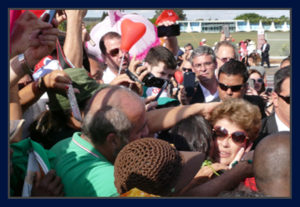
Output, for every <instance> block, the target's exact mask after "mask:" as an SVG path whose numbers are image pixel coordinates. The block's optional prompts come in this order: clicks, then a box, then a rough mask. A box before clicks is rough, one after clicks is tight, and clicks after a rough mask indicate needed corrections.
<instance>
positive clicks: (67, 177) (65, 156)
mask: <svg viewBox="0 0 300 207" xmlns="http://www.w3.org/2000/svg"><path fill="white" fill-rule="evenodd" d="M80 136H81V133H80V132H76V133H74V135H73V137H71V138H68V139H64V140H62V141H60V142H58V143H57V144H55V145H54V146H53V147H52V148H51V149H50V151H51V152H53V153H54V154H56V158H55V159H54V160H53V161H52V162H51V164H52V165H53V166H54V169H55V170H56V173H57V175H58V176H60V177H61V179H62V182H63V184H64V192H65V196H70V197H112V196H119V194H118V193H117V189H116V187H115V185H114V166H113V165H112V163H110V162H109V161H108V160H107V159H106V158H105V157H104V156H103V155H102V154H101V153H100V152H98V151H97V150H96V149H95V148H94V147H93V146H92V145H91V144H90V143H89V142H87V141H86V140H84V139H82V138H81V137H80Z"/></svg>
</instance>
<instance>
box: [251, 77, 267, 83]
mask: <svg viewBox="0 0 300 207" xmlns="http://www.w3.org/2000/svg"><path fill="white" fill-rule="evenodd" d="M251 80H253V81H254V82H258V83H263V82H264V80H263V79H262V78H259V79H257V80H256V79H253V78H251Z"/></svg>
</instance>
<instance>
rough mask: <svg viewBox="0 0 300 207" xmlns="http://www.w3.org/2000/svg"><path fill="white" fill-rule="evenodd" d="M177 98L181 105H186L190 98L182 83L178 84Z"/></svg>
mask: <svg viewBox="0 0 300 207" xmlns="http://www.w3.org/2000/svg"><path fill="white" fill-rule="evenodd" d="M178 100H179V102H180V103H181V104H182V105H188V104H190V102H191V100H192V97H187V95H186V90H185V88H184V86H183V85H180V86H179V92H178Z"/></svg>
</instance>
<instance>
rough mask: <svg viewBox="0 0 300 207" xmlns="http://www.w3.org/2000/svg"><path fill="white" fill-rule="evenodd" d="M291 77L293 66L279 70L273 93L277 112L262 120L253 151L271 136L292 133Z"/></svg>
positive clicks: (276, 74) (275, 77)
mask: <svg viewBox="0 0 300 207" xmlns="http://www.w3.org/2000/svg"><path fill="white" fill-rule="evenodd" d="M290 75H291V66H288V67H285V68H282V69H279V70H278V71H277V72H276V73H275V76H274V91H273V92H272V99H273V104H274V111H275V112H274V113H273V114H271V115H270V116H268V117H266V118H264V119H263V120H262V126H261V131H260V133H259V135H258V139H257V140H256V141H255V142H254V144H253V147H252V148H253V149H254V148H255V146H256V145H257V143H258V142H259V141H260V140H261V139H263V138H264V137H266V136H268V135H270V134H274V133H277V132H280V131H290Z"/></svg>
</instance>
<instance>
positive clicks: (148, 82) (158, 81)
mask: <svg viewBox="0 0 300 207" xmlns="http://www.w3.org/2000/svg"><path fill="white" fill-rule="evenodd" d="M142 82H143V83H144V84H145V86H147V87H157V88H161V87H162V86H163V85H164V83H165V80H164V79H162V78H156V77H155V76H154V75H153V74H152V73H148V74H147V75H146V76H145V77H144V78H143V81H142Z"/></svg>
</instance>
